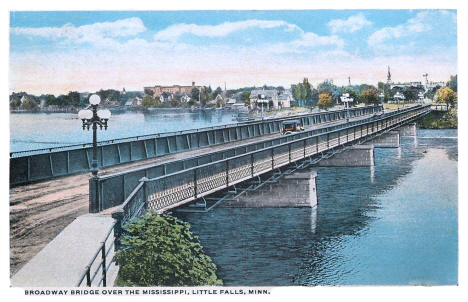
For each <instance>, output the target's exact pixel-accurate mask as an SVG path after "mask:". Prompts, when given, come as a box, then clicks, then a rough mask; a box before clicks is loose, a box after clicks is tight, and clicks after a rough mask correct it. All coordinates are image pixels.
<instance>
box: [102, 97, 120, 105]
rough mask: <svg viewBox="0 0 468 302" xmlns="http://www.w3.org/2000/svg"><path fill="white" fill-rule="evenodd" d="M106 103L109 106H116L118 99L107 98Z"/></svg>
mask: <svg viewBox="0 0 468 302" xmlns="http://www.w3.org/2000/svg"><path fill="white" fill-rule="evenodd" d="M104 104H105V105H109V106H116V105H117V100H116V99H111V98H107V99H106V100H105V101H104Z"/></svg>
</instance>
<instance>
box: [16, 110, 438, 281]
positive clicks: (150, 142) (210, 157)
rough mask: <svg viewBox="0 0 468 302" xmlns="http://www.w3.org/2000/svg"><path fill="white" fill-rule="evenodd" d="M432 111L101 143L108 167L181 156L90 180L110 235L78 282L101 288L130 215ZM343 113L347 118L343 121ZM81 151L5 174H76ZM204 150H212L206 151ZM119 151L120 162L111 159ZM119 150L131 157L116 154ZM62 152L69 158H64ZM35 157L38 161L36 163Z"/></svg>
mask: <svg viewBox="0 0 468 302" xmlns="http://www.w3.org/2000/svg"><path fill="white" fill-rule="evenodd" d="M430 110H431V108H430V106H421V105H418V106H413V107H406V108H404V109H400V110H396V111H391V112H385V113H383V112H382V111H381V108H380V107H366V108H359V109H356V110H355V111H352V110H350V112H347V111H345V110H342V111H336V112H327V113H324V114H319V115H308V116H302V117H301V119H302V122H303V124H304V125H306V126H307V128H306V130H305V131H302V132H298V133H293V134H290V135H285V136H280V135H279V134H278V131H279V125H280V123H281V120H274V121H263V122H257V123H248V124H239V125H235V126H234V125H232V126H226V127H224V128H221V129H220V128H216V129H203V130H202V131H194V132H191V133H188V132H187V133H176V134H173V135H172V136H169V135H166V136H162V135H156V136H154V137H150V138H148V137H144V138H142V139H140V138H138V139H134V140H131V141H118V142H112V143H104V144H101V151H100V154H101V164H102V165H103V166H106V163H107V164H108V165H109V166H113V165H116V162H118V161H123V162H127V163H128V162H132V161H133V160H134V159H135V158H136V159H138V160H143V161H144V160H148V158H150V157H153V158H156V157H161V158H164V157H167V156H169V155H178V156H177V158H172V159H171V160H169V161H159V162H153V163H152V164H151V165H148V164H147V163H146V164H144V165H142V166H138V167H132V168H131V169H127V170H125V171H119V172H117V173H110V174H107V175H103V176H101V177H100V178H99V179H98V181H97V182H92V180H89V182H90V183H89V187H90V188H91V190H95V191H96V192H98V194H97V195H95V194H90V195H93V196H96V197H92V198H91V199H90V210H91V212H97V214H96V215H98V216H96V217H103V216H102V215H107V216H105V217H106V225H107V227H106V228H107V229H109V231H108V232H107V233H106V234H105V236H104V235H102V236H103V237H104V238H101V237H100V238H98V241H99V244H96V245H97V246H98V247H96V249H95V250H96V251H97V252H96V253H95V255H94V256H93V257H91V256H90V258H91V259H90V261H91V262H90V264H89V265H87V266H86V264H84V265H83V266H82V270H83V269H84V267H86V270H85V272H84V273H83V272H82V274H81V275H82V278H81V280H79V281H80V282H79V284H78V283H77V285H80V286H86V285H88V286H90V285H96V284H100V285H102V284H103V282H104V283H105V280H106V276H107V272H108V269H109V268H110V263H111V261H110V260H111V256H112V255H113V252H114V250H115V249H116V248H119V242H120V241H119V236H120V234H121V230H122V225H123V224H125V222H127V221H128V220H129V219H130V218H132V217H135V216H138V215H141V214H142V213H143V212H145V211H146V209H151V210H153V211H155V212H164V211H168V210H170V209H174V208H176V207H179V206H181V205H184V204H187V203H191V202H193V201H195V200H200V199H202V198H204V197H207V196H209V195H210V194H212V193H214V192H219V191H223V190H227V191H228V192H236V191H237V190H238V187H240V185H241V184H242V183H244V182H246V181H249V180H252V179H257V180H258V181H262V178H264V176H265V175H268V177H275V176H276V177H278V175H281V174H282V173H284V172H286V171H289V170H290V169H303V168H306V167H309V166H310V165H313V164H315V163H317V162H318V161H320V160H322V159H325V158H328V157H330V156H332V155H333V154H335V153H339V152H342V151H343V150H346V149H347V148H350V147H351V146H353V145H356V144H361V143H363V142H365V141H368V140H370V139H373V138H375V137H377V136H379V135H382V134H385V133H387V132H389V131H391V130H392V129H395V128H397V127H400V126H402V125H404V124H406V123H409V122H412V121H415V120H417V119H419V118H420V117H422V116H424V115H425V114H427V113H429V112H430ZM348 114H349V116H351V118H350V119H349V121H348V122H347V121H346V118H347V117H348ZM295 118H297V117H295ZM114 143H115V144H114ZM125 146H126V147H125ZM138 146H139V147H138ZM215 147H216V148H215ZM83 148H84V151H83V149H81V150H80V151H77V148H75V149H67V150H60V151H57V150H53V151H54V152H55V151H57V152H65V153H62V154H61V155H57V154H54V153H53V152H51V151H50V150H49V151H41V152H42V153H39V154H27V155H26V156H24V157H26V158H28V159H27V160H26V165H25V164H24V158H22V159H18V161H17V163H20V162H23V163H22V164H20V166H22V167H23V168H24V166H26V168H27V169H26V170H22V173H21V174H20V176H16V177H15V176H14V175H13V176H14V177H12V175H11V174H10V177H11V179H13V180H17V181H16V184H19V183H21V182H24V183H27V182H31V181H32V180H34V179H44V178H54V177H56V176H60V175H63V174H67V173H69V174H73V173H77V172H76V171H77V169H73V168H71V167H73V166H72V161H69V160H66V161H64V158H69V156H70V154H71V153H73V154H78V153H79V152H83V153H82V154H85V155H86V154H88V153H89V149H88V148H89V146H84V147H83ZM125 148H127V149H125ZM209 149H211V151H208V152H207V150H209ZM112 150H113V151H112ZM116 150H117V151H118V152H117V154H119V155H118V157H116V156H115V151H116ZM122 150H127V151H129V152H126V151H124V152H121V151H122ZM158 150H160V151H158ZM161 150H162V151H161ZM143 151H144V152H143ZM67 152H68V155H64V154H67ZM106 152H110V153H113V154H114V157H113V158H114V160H110V161H109V160H106V157H105V156H104V155H103V154H106ZM125 152H126V153H125ZM200 153H202V154H200ZM122 154H123V155H122ZM137 155H138V156H137ZM164 155H166V156H164ZM35 156H38V158H39V160H38V161H37V162H36V163H34V161H35V160H36V159H35V158H34V157H35ZM189 156H190V157H189ZM13 158H15V159H16V158H21V156H18V157H12V159H13ZM44 158H46V159H48V160H45V162H46V163H49V165H46V167H50V168H52V169H51V170H49V171H47V173H43V174H39V173H37V172H34V173H33V172H32V171H34V168H33V167H36V166H37V165H38V162H40V161H42V162H44ZM57 158H58V161H60V158H61V159H62V162H64V163H65V162H66V163H67V169H63V170H60V171H61V172H60V173H58V174H56V173H54V171H55V172H56V171H57V169H53V167H55V166H56V164H54V161H53V160H54V159H57ZM135 161H136V160H135ZM33 163H34V164H33ZM75 167H76V166H75ZM78 170H79V169H78ZM51 172H52V173H51ZM54 174H55V175H54ZM89 215H91V214H89ZM110 216H112V218H111V217H110ZM77 220H78V219H77ZM66 230H67V229H66ZM66 230H65V231H66ZM65 231H64V232H65ZM62 245H63V244H62ZM109 257H110V258H109ZM33 260H34V259H33ZM30 262H34V261H30ZM38 263H40V262H38ZM28 264H29V263H28ZM27 266H28V265H27ZM31 266H33V264H31V265H30V266H29V270H28V269H26V267H25V269H22V270H21V271H20V272H19V273H18V274H17V275H16V278H14V279H15V280H17V282H16V284H22V283H21V282H24V280H25V278H27V275H28V274H30V273H31ZM23 271H24V273H23ZM97 275H100V276H101V278H98V279H99V280H100V282H98V283H95V281H94V278H93V277H94V276H97ZM70 286H73V285H70Z"/></svg>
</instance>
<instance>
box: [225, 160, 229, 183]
mask: <svg viewBox="0 0 468 302" xmlns="http://www.w3.org/2000/svg"><path fill="white" fill-rule="evenodd" d="M226 187H229V160H226Z"/></svg>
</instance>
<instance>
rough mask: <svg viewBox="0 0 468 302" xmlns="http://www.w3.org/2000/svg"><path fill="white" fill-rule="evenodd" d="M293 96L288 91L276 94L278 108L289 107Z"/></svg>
mask: <svg viewBox="0 0 468 302" xmlns="http://www.w3.org/2000/svg"><path fill="white" fill-rule="evenodd" d="M293 100H294V99H293V97H292V96H291V94H290V93H288V92H283V93H281V94H280V95H278V107H279V108H289V107H291V104H292V102H293Z"/></svg>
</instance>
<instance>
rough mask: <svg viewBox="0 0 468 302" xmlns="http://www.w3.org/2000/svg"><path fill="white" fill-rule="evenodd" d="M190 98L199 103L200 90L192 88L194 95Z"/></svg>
mask: <svg viewBox="0 0 468 302" xmlns="http://www.w3.org/2000/svg"><path fill="white" fill-rule="evenodd" d="M190 98H192V99H194V100H196V101H197V102H198V100H199V98H200V89H198V88H196V87H194V88H192V93H191V95H190Z"/></svg>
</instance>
